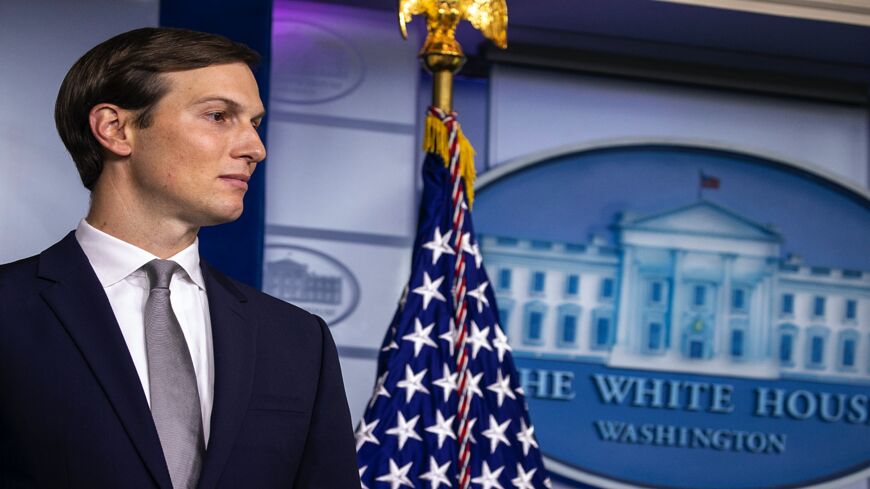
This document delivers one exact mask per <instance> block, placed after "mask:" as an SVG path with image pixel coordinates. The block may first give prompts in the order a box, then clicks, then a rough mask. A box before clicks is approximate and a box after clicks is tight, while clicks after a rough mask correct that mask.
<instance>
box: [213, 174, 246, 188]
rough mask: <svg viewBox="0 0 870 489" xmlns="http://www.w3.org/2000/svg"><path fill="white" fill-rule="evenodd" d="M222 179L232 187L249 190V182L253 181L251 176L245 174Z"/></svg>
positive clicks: (229, 175) (224, 176) (230, 175)
mask: <svg viewBox="0 0 870 489" xmlns="http://www.w3.org/2000/svg"><path fill="white" fill-rule="evenodd" d="M220 179H221V180H222V181H224V182H227V183H228V184H230V185H233V186H235V187H238V188H241V189H244V190H247V189H248V180H250V179H251V176H250V175H248V174H245V173H231V174H228V175H221V176H220Z"/></svg>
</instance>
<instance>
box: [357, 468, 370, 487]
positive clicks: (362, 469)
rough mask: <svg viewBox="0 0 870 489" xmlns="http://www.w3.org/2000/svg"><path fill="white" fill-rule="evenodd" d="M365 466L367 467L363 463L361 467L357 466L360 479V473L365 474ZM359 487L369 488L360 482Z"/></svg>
mask: <svg viewBox="0 0 870 489" xmlns="http://www.w3.org/2000/svg"><path fill="white" fill-rule="evenodd" d="M367 468H369V466H368V465H363V466H362V467H360V468H359V478H360V480H362V475H363V474H365V472H366V469H367ZM359 489H369V488H368V487H366V485H365V484H364V483H360V486H359Z"/></svg>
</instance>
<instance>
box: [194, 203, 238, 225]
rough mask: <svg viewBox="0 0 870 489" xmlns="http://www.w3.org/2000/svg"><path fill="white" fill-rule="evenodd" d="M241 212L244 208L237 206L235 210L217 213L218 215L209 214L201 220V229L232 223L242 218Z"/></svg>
mask: <svg viewBox="0 0 870 489" xmlns="http://www.w3.org/2000/svg"><path fill="white" fill-rule="evenodd" d="M242 211H244V207H242V206H239V207H238V208H237V209H231V210H227V211H225V212H218V213H214V214H211V215H209V216H206V218H205V219H203V222H202V224H201V227H207V226H217V225H219V224H226V223H228V222H233V221H235V220H236V219H238V218H239V217H241V216H242Z"/></svg>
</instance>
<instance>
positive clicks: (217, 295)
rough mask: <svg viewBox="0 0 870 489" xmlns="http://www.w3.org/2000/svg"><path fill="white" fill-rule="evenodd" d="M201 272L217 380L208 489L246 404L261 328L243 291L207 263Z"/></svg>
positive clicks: (203, 487)
mask: <svg viewBox="0 0 870 489" xmlns="http://www.w3.org/2000/svg"><path fill="white" fill-rule="evenodd" d="M202 272H203V277H204V279H205V285H206V292H207V294H208V307H209V311H210V316H211V331H212V346H213V350H214V377H215V380H214V408H213V409H212V415H211V435H210V436H209V442H208V449H207V450H206V456H205V463H204V464H203V468H202V474H201V476H200V479H199V487H200V489H210V488H213V487H215V485H216V484H217V482H218V480H219V479H220V475H221V472H223V468H224V466H225V465H226V462H227V459H228V458H229V455H230V452H231V451H232V448H233V444H234V443H235V440H236V436H237V435H238V432H239V428H240V427H241V424H242V420H243V419H244V417H245V412H246V410H247V408H248V400H249V398H250V396H251V389H252V385H253V379H254V358H255V353H256V334H257V330H256V325H255V323H254V322H253V321H251V320H250V318H249V317H248V311H247V308H246V307H245V306H246V302H247V298H246V297H245V296H244V294H243V293H242V292H241V291H240V290H239V289H238V288H237V287H236V286H235V285H233V283H232V282H230V280H229V279H227V278H226V277H225V276H223V275H222V274H221V273H220V272H217V271H216V270H214V269H212V268H211V267H210V266H208V265H207V264H205V263H203V264H202Z"/></svg>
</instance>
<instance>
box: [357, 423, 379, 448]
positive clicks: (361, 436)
mask: <svg viewBox="0 0 870 489" xmlns="http://www.w3.org/2000/svg"><path fill="white" fill-rule="evenodd" d="M380 421H381V420H379V419H376V420H374V421H372V422H371V423H366V420H365V419H363V420H360V422H359V426H358V427H357V429H356V433H355V435H356V451H359V449H360V447H361V446H363V445H365V444H366V442H369V443H374V444H375V445H380V444H381V442H379V441H378V439H377V438H376V437H375V435H374V431H375V426H377V425H378V423H379V422H380Z"/></svg>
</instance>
